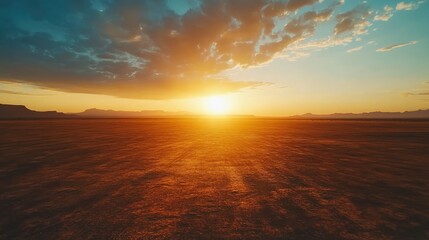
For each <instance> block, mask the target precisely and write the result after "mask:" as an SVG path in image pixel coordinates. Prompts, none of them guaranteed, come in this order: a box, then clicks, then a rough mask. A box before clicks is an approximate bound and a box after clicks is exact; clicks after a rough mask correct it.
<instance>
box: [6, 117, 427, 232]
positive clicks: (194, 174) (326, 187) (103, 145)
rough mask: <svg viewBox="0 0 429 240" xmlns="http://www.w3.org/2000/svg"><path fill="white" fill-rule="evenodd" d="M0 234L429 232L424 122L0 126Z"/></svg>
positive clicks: (47, 122) (112, 122)
mask: <svg viewBox="0 0 429 240" xmlns="http://www.w3.org/2000/svg"><path fill="white" fill-rule="evenodd" d="M0 178H1V179H0V181H1V185H0V216H1V217H0V239H429V228H428V226H429V205H428V204H429V122H425V121H298V120H296V121H295V120H293V121H292V120H282V119H260V118H248V119H228V118H218V119H210V118H207V119H205V118H200V119H99V120H96V119H93V120H90V119H86V120H79V119H76V120H28V121H0Z"/></svg>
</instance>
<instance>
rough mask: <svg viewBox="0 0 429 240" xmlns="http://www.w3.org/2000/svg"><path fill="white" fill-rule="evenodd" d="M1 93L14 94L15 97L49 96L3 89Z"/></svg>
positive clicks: (0, 90)
mask: <svg viewBox="0 0 429 240" xmlns="http://www.w3.org/2000/svg"><path fill="white" fill-rule="evenodd" d="M0 93H3V94H13V95H28V96H48V94H35V93H26V92H19V91H11V90H3V89H0Z"/></svg>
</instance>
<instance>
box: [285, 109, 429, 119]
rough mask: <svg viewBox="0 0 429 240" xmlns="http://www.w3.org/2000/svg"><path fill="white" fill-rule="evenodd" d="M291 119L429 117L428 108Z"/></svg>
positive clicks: (311, 115) (314, 115)
mask: <svg viewBox="0 0 429 240" xmlns="http://www.w3.org/2000/svg"><path fill="white" fill-rule="evenodd" d="M289 118H291V119H429V109H428V110H417V111H406V112H368V113H333V114H312V113H306V114H303V115H295V116H291V117H289Z"/></svg>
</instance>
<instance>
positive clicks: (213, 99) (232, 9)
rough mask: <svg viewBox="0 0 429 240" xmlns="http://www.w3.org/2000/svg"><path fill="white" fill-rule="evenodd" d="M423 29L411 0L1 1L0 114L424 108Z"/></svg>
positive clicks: (419, 5)
mask: <svg viewBox="0 0 429 240" xmlns="http://www.w3.org/2000/svg"><path fill="white" fill-rule="evenodd" d="M428 23H429V3H428V1H420V0H413V1H410V0H408V1H394V0H389V1H388V0H372V1H371V0H368V1H354V0H345V1H339V0H324V1H318V0H289V1H286V0H285V1H272V0H231V1H215V0H207V1H205V0H165V1H162V0H156V1H155V0H153V1H131V0H123V1H113V0H92V1H89V0H88V1H87V0H69V1H50V0H21V1H14V0H6V1H0V103H5V104H23V105H26V106H27V107H28V108H30V109H34V110H57V111H63V112H80V111H83V110H85V109H88V108H100V109H114V110H155V109H156V110H165V111H189V112H194V113H215V112H216V111H218V110H219V109H217V108H219V107H221V108H224V109H223V110H224V113H228V114H255V115H262V116H285V115H293V114H302V113H306V112H312V113H332V112H367V111H378V110H380V111H405V110H417V109H428V108H429V27H428ZM213 104H214V106H213ZM221 112H222V111H221Z"/></svg>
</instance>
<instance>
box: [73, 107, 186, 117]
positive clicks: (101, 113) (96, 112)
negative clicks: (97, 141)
mask: <svg viewBox="0 0 429 240" xmlns="http://www.w3.org/2000/svg"><path fill="white" fill-rule="evenodd" d="M188 114H189V113H188V112H165V111H161V110H146V111H115V110H102V109H96V108H91V109H87V110H85V111H83V112H81V113H76V115H77V116H79V117H89V118H141V117H172V116H185V115H188Z"/></svg>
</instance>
